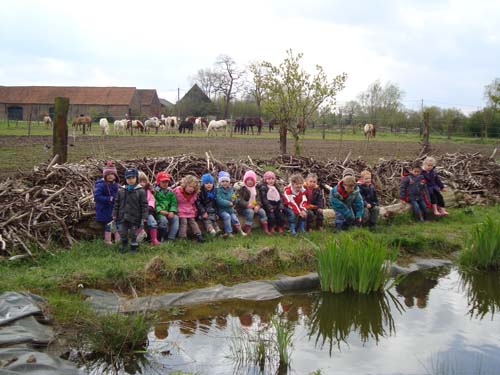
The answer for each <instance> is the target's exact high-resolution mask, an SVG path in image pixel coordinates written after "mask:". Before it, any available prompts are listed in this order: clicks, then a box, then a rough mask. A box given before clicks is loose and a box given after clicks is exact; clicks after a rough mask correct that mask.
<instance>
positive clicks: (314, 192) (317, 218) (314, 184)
mask: <svg viewBox="0 0 500 375" xmlns="http://www.w3.org/2000/svg"><path fill="white" fill-rule="evenodd" d="M304 187H305V189H306V196H307V212H308V213H309V214H308V215H307V230H312V229H313V226H314V222H316V229H321V228H322V227H323V221H324V218H323V209H324V208H325V197H324V195H323V190H321V188H320V187H319V185H318V175H317V174H316V173H309V175H308V176H307V178H306V182H305V184H304Z"/></svg>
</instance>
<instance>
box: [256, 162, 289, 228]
mask: <svg viewBox="0 0 500 375" xmlns="http://www.w3.org/2000/svg"><path fill="white" fill-rule="evenodd" d="M257 189H258V190H259V195H260V200H261V202H262V207H263V208H264V210H265V211H266V215H267V219H268V225H269V233H274V231H275V229H276V230H277V231H278V233H283V227H284V225H285V213H284V209H285V205H284V204H283V199H281V192H280V190H279V189H278V187H277V186H276V175H275V174H274V173H273V172H271V171H267V172H266V173H264V176H262V182H261V183H260V184H259V185H257Z"/></svg>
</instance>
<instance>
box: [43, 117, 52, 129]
mask: <svg viewBox="0 0 500 375" xmlns="http://www.w3.org/2000/svg"><path fill="white" fill-rule="evenodd" d="M43 123H44V124H45V127H46V128H52V119H51V118H50V116H43Z"/></svg>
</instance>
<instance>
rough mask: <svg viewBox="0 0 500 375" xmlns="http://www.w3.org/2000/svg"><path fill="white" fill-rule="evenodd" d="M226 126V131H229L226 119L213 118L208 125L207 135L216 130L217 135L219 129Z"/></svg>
mask: <svg viewBox="0 0 500 375" xmlns="http://www.w3.org/2000/svg"><path fill="white" fill-rule="evenodd" d="M222 128H224V129H225V131H226V132H227V121H226V120H218V121H215V120H212V121H210V123H209V124H208V127H207V136H209V135H210V133H211V132H214V133H215V135H216V136H217V130H219V129H222Z"/></svg>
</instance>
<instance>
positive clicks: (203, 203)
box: [196, 186, 217, 217]
mask: <svg viewBox="0 0 500 375" xmlns="http://www.w3.org/2000/svg"><path fill="white" fill-rule="evenodd" d="M216 199H217V189H215V188H213V189H212V190H211V191H207V190H205V187H204V186H202V187H201V189H200V192H199V194H198V199H197V200H196V209H197V210H198V216H199V217H201V216H202V215H203V214H205V213H207V214H208V215H215V214H216V213H217V203H216Z"/></svg>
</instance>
